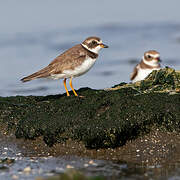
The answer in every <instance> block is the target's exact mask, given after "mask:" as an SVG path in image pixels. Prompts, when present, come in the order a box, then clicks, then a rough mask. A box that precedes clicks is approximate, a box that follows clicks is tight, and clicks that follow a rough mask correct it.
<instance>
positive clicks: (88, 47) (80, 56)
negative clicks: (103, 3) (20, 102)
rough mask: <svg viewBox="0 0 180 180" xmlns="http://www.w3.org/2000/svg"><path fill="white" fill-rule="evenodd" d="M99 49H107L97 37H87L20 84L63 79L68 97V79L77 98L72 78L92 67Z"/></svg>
mask: <svg viewBox="0 0 180 180" xmlns="http://www.w3.org/2000/svg"><path fill="white" fill-rule="evenodd" d="M101 48H108V46H107V45H105V44H103V43H102V40H101V39H100V38H99V37H89V38H87V39H86V40H85V41H83V42H82V43H81V44H77V45H75V46H73V47H72V48H70V49H68V50H67V51H65V52H64V53H62V54H61V55H59V56H58V57H56V58H55V59H54V60H53V61H52V62H51V63H50V64H49V65H48V66H47V67H45V68H43V69H41V70H40V71H38V72H35V73H33V74H31V75H30V76H27V77H24V78H23V79H21V81H22V82H27V81H31V80H33V79H37V78H51V79H64V87H65V90H66V94H67V96H69V92H68V89H67V87H66V79H68V78H70V86H71V89H72V90H73V93H74V95H75V96H78V95H77V93H76V91H75V90H74V88H73V86H72V78H74V77H77V76H80V75H82V74H84V73H86V72H87V71H89V69H91V67H92V66H93V65H94V63H95V62H96V59H97V58H98V53H99V50H100V49H101Z"/></svg>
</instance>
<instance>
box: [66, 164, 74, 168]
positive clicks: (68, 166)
mask: <svg viewBox="0 0 180 180" xmlns="http://www.w3.org/2000/svg"><path fill="white" fill-rule="evenodd" d="M66 168H67V169H72V168H74V167H73V166H71V165H69V164H68V165H67V166H66Z"/></svg>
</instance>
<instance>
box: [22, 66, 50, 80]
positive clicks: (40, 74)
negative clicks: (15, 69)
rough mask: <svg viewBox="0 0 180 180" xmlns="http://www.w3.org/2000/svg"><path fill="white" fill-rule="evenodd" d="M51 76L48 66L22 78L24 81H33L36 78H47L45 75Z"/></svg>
mask: <svg viewBox="0 0 180 180" xmlns="http://www.w3.org/2000/svg"><path fill="white" fill-rule="evenodd" d="M48 76H49V73H48V70H47V68H44V69H41V70H40V71H38V72H35V73H33V74H31V75H29V76H26V77H24V78H22V79H21V81H22V82H27V81H31V80H34V79H37V78H45V77H48Z"/></svg>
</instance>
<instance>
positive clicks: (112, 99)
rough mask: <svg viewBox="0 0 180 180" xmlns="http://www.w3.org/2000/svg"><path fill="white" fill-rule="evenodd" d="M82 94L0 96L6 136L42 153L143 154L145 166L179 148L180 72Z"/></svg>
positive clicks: (118, 157) (170, 71) (116, 156)
mask: <svg viewBox="0 0 180 180" xmlns="http://www.w3.org/2000/svg"><path fill="white" fill-rule="evenodd" d="M71 94H72V93H71ZM78 94H80V95H81V96H84V97H83V98H82V97H74V96H73V95H72V96H70V97H66V95H65V94H64V95H52V96H46V97H42V96H39V97H35V96H29V97H23V96H16V97H0V125H1V135H3V136H5V137H6V136H9V137H10V134H11V135H12V136H14V135H15V137H16V138H21V140H17V141H18V142H17V144H18V143H19V144H23V146H24V147H27V149H29V148H32V149H33V148H36V151H37V152H38V153H39V154H40V151H46V152H48V153H51V154H53V155H59V154H74V155H85V156H87V155H88V156H91V157H93V158H96V157H98V158H103V159H114V160H122V159H128V157H126V154H127V153H128V154H131V158H130V159H131V160H132V155H134V157H135V159H136V160H137V159H138V156H137V154H140V153H141V154H140V156H141V157H142V155H146V156H145V158H144V159H141V162H144V161H146V159H148V160H153V158H152V157H154V158H157V157H159V158H160V157H161V156H160V154H161V155H166V156H169V153H172V152H174V151H175V150H176V149H177V147H178V148H179V143H178V142H179V139H180V137H179V134H178V133H179V130H180V72H175V70H173V69H171V68H165V69H162V70H160V71H153V72H152V73H151V74H150V75H149V76H148V78H147V79H146V80H144V81H141V82H137V83H135V84H126V83H121V84H119V85H117V86H115V87H113V88H110V89H106V90H92V89H89V88H83V89H80V90H79V91H78ZM24 139H26V140H24ZM13 140H14V141H15V138H13ZM145 140H146V141H145ZM27 142H29V144H28V143H27ZM147 147H149V148H148V149H147V151H144V152H143V150H146V148H147ZM163 148H164V150H162V149H163ZM67 152H68V153H67ZM98 153H99V154H98ZM149 153H151V156H149V158H148V155H149ZM153 153H154V156H153Z"/></svg>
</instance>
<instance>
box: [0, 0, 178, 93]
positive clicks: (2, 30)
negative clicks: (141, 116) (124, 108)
mask: <svg viewBox="0 0 180 180" xmlns="http://www.w3.org/2000/svg"><path fill="white" fill-rule="evenodd" d="M179 7H180V1H179V0H173V1H164V0H158V1H156V0H151V1H144V0H138V1H132V0H126V1H122V0H119V1H115V0H114V1H107V0H101V1H97V0H91V1H84V0H78V1H70V0H67V1H60V0H46V1H44V0H31V1H24V0H18V1H11V0H6V1H1V2H0V96H12V95H13V96H14V95H47V94H58V93H63V92H65V90H64V87H63V83H62V80H58V81H50V80H35V81H31V82H28V83H25V84H23V83H21V82H20V79H21V78H22V77H24V76H27V75H29V74H31V73H33V72H35V71H37V70H39V69H41V68H43V67H45V66H47V65H48V64H49V63H50V62H51V61H52V60H53V59H54V58H55V57H56V56H57V55H59V54H60V53H62V52H63V51H64V50H66V49H68V48H70V47H72V46H73V45H75V44H79V43H80V42H82V41H83V40H84V39H85V38H86V37H88V36H92V35H93V36H99V37H101V38H102V40H103V42H104V43H105V44H107V45H109V49H103V50H101V52H100V56H99V58H98V61H97V63H96V64H95V66H94V67H93V68H92V69H91V70H90V71H89V72H88V73H86V74H85V75H83V76H80V77H79V78H76V79H74V81H73V83H74V87H75V89H79V88H81V87H90V88H95V89H100V88H108V87H111V86H113V85H115V84H118V83H120V82H129V76H130V73H131V72H132V70H133V68H134V66H135V64H136V63H137V62H138V61H140V59H141V57H142V56H143V53H144V51H147V50H150V49H155V50H157V51H159V52H160V54H161V59H162V60H163V62H162V63H163V66H170V67H173V68H175V69H180V11H179ZM68 88H69V87H68ZM69 89H70V88H69Z"/></svg>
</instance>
